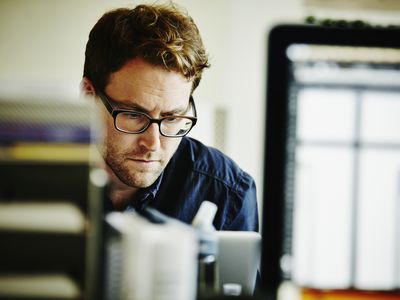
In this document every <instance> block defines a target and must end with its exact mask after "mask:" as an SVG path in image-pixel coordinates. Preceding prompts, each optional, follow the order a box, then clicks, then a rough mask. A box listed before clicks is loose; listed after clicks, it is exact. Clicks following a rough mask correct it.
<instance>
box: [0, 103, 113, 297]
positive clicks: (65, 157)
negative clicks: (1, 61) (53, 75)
mask: <svg viewBox="0 0 400 300" xmlns="http://www.w3.org/2000/svg"><path fill="white" fill-rule="evenodd" d="M82 101H83V100H82ZM93 114H94V111H93V109H92V107H91V106H89V105H86V104H85V103H77V102H64V101H63V102H61V101H59V100H58V99H50V100H49V101H45V100H43V101H39V100H36V101H30V99H27V100H24V99H22V100H19V99H15V100H10V101H6V100H4V99H0V244H1V246H0V299H42V300H46V299H54V300H55V299H100V296H101V295H100V294H101V292H100V291H101V289H100V288H99V286H101V276H102V268H101V266H102V264H101V251H100V245H101V243H102V240H101V226H102V225H101V224H102V223H101V214H102V187H103V186H104V185H105V183H106V174H105V173H104V171H102V170H101V169H99V168H98V167H97V165H96V162H97V154H96V151H95V150H94V148H93V146H92V142H93V138H94V137H95V136H97V135H95V134H93V128H92V117H91V116H92V115H93Z"/></svg>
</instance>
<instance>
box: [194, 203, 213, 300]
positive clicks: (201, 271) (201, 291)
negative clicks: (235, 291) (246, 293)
mask: <svg viewBox="0 0 400 300" xmlns="http://www.w3.org/2000/svg"><path fill="white" fill-rule="evenodd" d="M216 212H217V206H216V205H215V204H214V203H212V202H210V201H207V200H205V201H203V202H202V204H201V206H200V208H199V210H198V212H197V214H196V216H195V217H194V219H193V222H192V225H193V226H194V227H195V228H196V229H197V232H198V235H199V265H198V295H199V297H204V296H210V295H217V294H219V270H218V261H217V258H218V239H217V236H216V233H215V228H214V226H213V224H212V222H213V220H214V217H215V214H216Z"/></svg>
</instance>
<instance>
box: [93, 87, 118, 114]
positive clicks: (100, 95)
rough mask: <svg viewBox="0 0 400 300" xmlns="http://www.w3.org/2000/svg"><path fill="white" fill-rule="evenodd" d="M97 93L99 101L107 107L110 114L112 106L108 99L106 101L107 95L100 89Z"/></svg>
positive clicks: (112, 109)
mask: <svg viewBox="0 0 400 300" xmlns="http://www.w3.org/2000/svg"><path fill="white" fill-rule="evenodd" d="M97 94H98V95H99V97H100V100H101V102H103V104H104V106H105V107H106V108H107V110H108V111H109V112H110V114H112V112H113V111H114V107H113V106H112V105H111V103H110V101H108V99H107V96H106V95H104V94H103V93H102V92H100V91H98V92H97Z"/></svg>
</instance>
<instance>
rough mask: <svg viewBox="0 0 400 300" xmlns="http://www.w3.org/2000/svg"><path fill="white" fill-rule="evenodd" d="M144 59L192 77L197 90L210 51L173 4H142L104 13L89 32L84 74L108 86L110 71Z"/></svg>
mask: <svg viewBox="0 0 400 300" xmlns="http://www.w3.org/2000/svg"><path fill="white" fill-rule="evenodd" d="M138 57H139V58H142V59H144V60H145V61H147V62H148V63H151V64H154V65H157V66H163V67H165V68H166V69H168V70H172V71H176V72H179V73H180V74H182V75H183V76H184V77H185V78H187V79H188V80H192V82H193V86H192V90H194V89H195V88H196V87H197V86H198V85H199V82H200V79H201V75H202V72H203V70H204V68H207V67H209V62H208V56H207V54H206V51H205V49H204V46H203V42H202V39H201V37H200V33H199V30H198V28H197V26H196V24H195V23H194V22H193V19H192V18H191V17H190V16H189V15H188V14H187V13H186V12H184V11H183V10H182V9H179V8H178V7H177V6H176V5H175V4H169V5H161V4H154V5H138V6H136V7H135V8H134V9H128V8H119V9H116V10H112V11H109V12H107V13H105V14H104V15H103V16H102V17H101V18H100V19H99V20H98V22H97V23H96V24H95V26H94V27H93V29H92V30H91V31H90V34H89V40H88V42H87V44H86V52H85V65H84V71H83V76H85V77H87V78H89V79H90V80H91V82H92V84H93V85H94V87H95V88H96V90H97V89H99V90H101V91H104V89H105V87H106V85H107V83H108V80H109V76H110V74H111V73H113V72H116V71H118V70H119V69H120V68H121V67H122V66H123V65H124V64H125V63H126V62H127V61H129V60H131V59H134V58H138Z"/></svg>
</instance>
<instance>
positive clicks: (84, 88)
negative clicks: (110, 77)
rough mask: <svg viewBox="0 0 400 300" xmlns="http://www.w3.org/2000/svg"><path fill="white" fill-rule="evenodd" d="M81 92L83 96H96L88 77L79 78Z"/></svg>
mask: <svg viewBox="0 0 400 300" xmlns="http://www.w3.org/2000/svg"><path fill="white" fill-rule="evenodd" d="M81 93H82V94H83V95H85V96H90V97H94V96H96V89H95V88H94V86H93V84H92V82H91V81H90V79H89V78H87V77H83V78H82V80H81Z"/></svg>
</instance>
